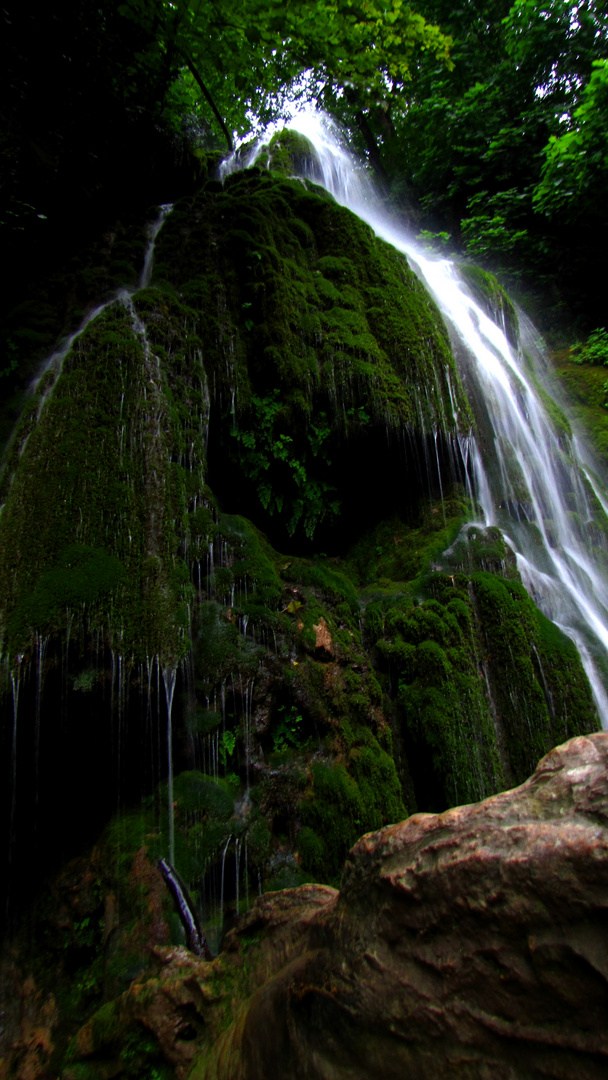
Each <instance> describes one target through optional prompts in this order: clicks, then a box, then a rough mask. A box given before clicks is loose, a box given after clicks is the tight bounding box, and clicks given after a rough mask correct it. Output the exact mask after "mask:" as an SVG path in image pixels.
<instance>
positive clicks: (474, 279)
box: [459, 264, 519, 348]
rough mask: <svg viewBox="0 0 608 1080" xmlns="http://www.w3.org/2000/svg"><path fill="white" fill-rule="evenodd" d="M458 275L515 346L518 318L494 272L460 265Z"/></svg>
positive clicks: (478, 267) (517, 339) (511, 302)
mask: <svg viewBox="0 0 608 1080" xmlns="http://www.w3.org/2000/svg"><path fill="white" fill-rule="evenodd" d="M459 272H460V276H461V278H463V280H464V282H465V284H466V285H467V286H468V287H469V289H470V290H471V294H472V295H473V297H474V299H475V300H476V301H477V303H478V304H480V305H481V307H482V308H483V309H484V311H485V312H486V314H487V315H489V316H490V318H491V319H492V320H493V321H494V322H495V323H497V324H498V325H499V326H500V327H501V329H502V330H504V332H505V335H506V337H507V340H508V341H509V342H510V343H511V345H513V346H514V347H515V348H516V347H517V344H518V342H519V319H518V317H517V312H516V310H515V307H514V305H513V301H512V300H511V299H510V297H509V296H508V295H507V293H506V292H505V290H504V289H503V287H502V285H501V284H500V283H499V282H498V281H497V280H496V278H495V277H494V274H491V273H490V272H489V271H488V270H482V269H481V267H480V266H470V265H466V264H464V265H462V266H461V267H460V268H459Z"/></svg>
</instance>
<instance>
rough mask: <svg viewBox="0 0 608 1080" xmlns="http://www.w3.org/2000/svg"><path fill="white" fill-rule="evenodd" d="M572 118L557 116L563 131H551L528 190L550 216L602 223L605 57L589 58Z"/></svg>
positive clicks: (606, 148) (606, 156)
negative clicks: (587, 75)
mask: <svg viewBox="0 0 608 1080" xmlns="http://www.w3.org/2000/svg"><path fill="white" fill-rule="evenodd" d="M579 101H580V104H579V105H578V107H577V108H575V109H574V110H573V113H572V116H571V117H569V116H565V117H563V118H562V121H561V127H562V128H563V127H565V128H566V130H565V131H563V133H558V134H555V135H552V136H551V138H550V140H549V143H548V144H547V146H546V148H545V157H546V160H545V164H544V166H543V170H542V174H541V177H540V180H539V183H538V184H537V186H536V189H535V192H534V204H535V207H536V208H537V209H538V210H540V211H541V212H542V213H544V214H546V215H547V216H548V217H550V218H556V219H557V220H559V221H562V222H563V221H566V222H575V221H578V220H580V219H584V221H585V226H586V228H589V227H590V226H591V227H592V228H597V227H598V226H599V227H603V228H605V227H606V224H607V223H608V216H607V212H606V198H605V193H606V182H607V180H608V59H604V60H594V61H593V70H592V74H591V78H590V80H589V82H588V84H587V85H586V86H585V87H584V88H583V89H582V91H581V93H580V97H579Z"/></svg>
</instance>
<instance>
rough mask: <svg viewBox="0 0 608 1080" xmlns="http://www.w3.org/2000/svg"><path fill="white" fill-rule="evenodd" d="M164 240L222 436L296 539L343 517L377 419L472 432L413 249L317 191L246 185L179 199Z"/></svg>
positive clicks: (260, 180)
mask: <svg viewBox="0 0 608 1080" xmlns="http://www.w3.org/2000/svg"><path fill="white" fill-rule="evenodd" d="M157 246H158V256H157V264H156V271H155V275H156V276H155V280H159V279H160V278H164V280H165V281H166V282H169V283H170V285H171V287H172V289H173V290H174V299H173V301H172V304H173V305H174V306H175V310H176V311H178V310H179V306H180V305H181V306H182V310H183V319H184V323H185V324H187V326H188V335H189V336H191V335H192V334H193V333H195V334H196V336H197V337H198V339H199V341H200V350H201V355H202V358H203V364H204V367H205V372H206V376H207V381H208V386H209V392H210V408H211V420H210V423H211V431H212V434H213V433H216V435H215V437H216V438H219V439H220V441H221V443H222V448H223V452H224V453H227V454H228V455H229V457H230V459H231V460H232V461H233V463H234V464H235V465H236V467H237V469H239V470H240V472H241V475H242V476H243V477H244V478H245V480H248V481H249V482H250V483H253V484H254V486H255V488H256V490H257V492H258V496H259V499H260V502H261V503H262V505H263V506H264V507H265V508H266V509H268V510H269V511H270V512H274V513H276V514H277V515H278V516H280V517H282V518H283V519H284V520H285V523H286V525H287V528H288V531H289V532H290V533H293V532H295V531H297V530H298V529H300V530H302V531H305V532H307V534H308V535H309V536H311V535H312V534H313V532H314V529H315V527H316V525H317V524H318V523H319V522H320V521H321V520H322V519H323V517H324V516H327V515H331V514H336V513H337V512H338V505H337V504H338V501H339V493H338V494H336V493H335V492H332V479H335V477H331V472H330V473H329V475H330V477H331V479H330V481H329V483H328V481H327V480H326V476H327V475H328V469H329V467H330V465H331V462H332V458H333V454H334V451H335V450H336V447H337V446H338V445H343V444H344V443H345V441H348V439H349V438H351V437H356V436H357V435H358V434H360V433H361V432H362V431H364V430H365V429H366V428H367V427H368V426H369V425H370V424H372V425H376V426H378V427H381V428H382V430H383V431H384V430H387V429H388V430H392V431H394V432H399V433H400V432H401V431H402V429H403V427H404V426H405V427H406V428H407V429H408V430H410V431H411V432H412V433H418V434H420V433H427V434H430V433H431V432H434V431H441V432H442V433H443V434H444V435H445V436H446V437H449V436H450V435H453V434H454V433H455V432H456V431H457V430H458V429H459V426H460V427H461V428H463V429H468V428H469V426H470V415H469V412H468V406H467V404H466V401H465V398H464V394H463V392H462V389H461V387H460V383H459V379H458V376H457V374H456V372H455V367H454V363H453V360H452V357H451V353H450V348H449V345H448V339H447V334H446V331H445V328H444V326H443V323H442V321H441V317H440V315H439V313H438V311H437V309H436V307H435V306H434V304H433V302H432V301H431V300H430V299H429V297H428V296H427V294H426V292H425V290H424V289H423V288H422V286H421V285H420V284H419V282H418V281H417V279H416V278H415V276H414V275H413V273H412V272H411V271H410V269H409V267H408V265H407V262H406V260H405V258H404V257H403V256H402V255H400V254H399V253H397V252H396V251H395V250H394V249H393V248H391V247H390V246H389V245H388V244H386V243H384V242H383V241H381V240H378V239H377V238H376V237H374V235H373V234H372V232H371V230H370V229H369V228H368V226H366V225H365V224H363V223H362V222H361V221H359V220H358V219H357V218H356V217H355V216H354V215H353V214H351V213H350V212H349V211H348V210H345V209H344V208H342V207H340V206H338V205H337V204H336V203H334V202H333V200H331V198H329V197H327V196H326V197H324V198H321V197H319V194H318V189H314V190H312V189H309V188H307V187H306V186H305V185H303V184H302V183H300V182H298V181H291V180H287V179H280V178H278V177H277V176H276V175H273V174H271V173H266V172H261V171H260V170H258V169H252V170H248V171H246V172H244V173H240V174H236V175H233V176H231V177H229V178H228V180H227V182H226V185H225V188H224V190H223V191H222V192H217V191H216V190H215V187H214V186H212V185H210V186H208V187H207V188H205V189H203V191H202V192H201V193H200V194H199V195H198V196H197V197H196V199H194V200H189V201H188V202H187V203H183V204H178V206H177V208H176V211H174V213H173V214H172V215H171V217H170V218H169V219H168V221H167V224H166V225H165V227H164V229H163V231H162V232H161V234H160V237H159V241H158V245H157ZM197 312H198V314H196V313H197ZM193 316H194V318H193ZM156 317H158V324H159V332H160V336H159V338H158V342H159V344H162V332H163V329H162V328H163V318H162V313H159V312H157V315H156V316H155V318H156ZM171 334H173V330H171ZM182 341H183V335H182ZM165 347H166V348H168V349H169V348H171V349H173V348H182V345H181V344H180V342H179V341H178V339H176V338H172V342H171V343H169V344H167V343H165ZM183 348H184V352H186V353H187V352H188V348H189V346H187V345H185V346H183ZM450 385H451V386H452V388H453V393H454V398H455V400H456V404H457V408H458V411H459V418H458V419H456V418H455V417H454V416H453V412H452V403H451V401H452V399H451V397H450ZM218 433H219V434H218Z"/></svg>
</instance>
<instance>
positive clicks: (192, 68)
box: [178, 48, 234, 153]
mask: <svg viewBox="0 0 608 1080" xmlns="http://www.w3.org/2000/svg"><path fill="white" fill-rule="evenodd" d="M178 51H179V53H180V56H181V57H182V59H183V61H184V63H185V65H186V67H187V68H188V71H189V72H190V74H191V75H192V78H193V79H194V80H195V82H196V83H197V84H198V86H199V88H200V90H201V92H202V94H203V96H204V98H205V101H206V102H207V104H208V105H209V107H210V109H211V111H212V113H213V115H214V116H215V119H216V120H217V122H218V124H219V125H220V127H221V129H222V131H223V132H224V138H225V139H226V143H227V144H228V149H229V151H230V153H232V152H233V150H234V142H233V141H232V135H231V134H230V132H229V130H228V128H227V126H226V121H225V120H224V117H223V116H222V115H221V113H220V111H219V109H218V107H217V105H216V104H215V101H214V100H213V98H212V97H211V94H210V93H209V91H208V89H207V87H206V86H205V84H204V82H203V80H202V78H201V76H200V74H199V71H198V68H197V66H196V64H195V63H194V60H193V59H192V57H191V56H190V54H189V53H187V52H186V51H185V49H181V48H180V49H179V50H178Z"/></svg>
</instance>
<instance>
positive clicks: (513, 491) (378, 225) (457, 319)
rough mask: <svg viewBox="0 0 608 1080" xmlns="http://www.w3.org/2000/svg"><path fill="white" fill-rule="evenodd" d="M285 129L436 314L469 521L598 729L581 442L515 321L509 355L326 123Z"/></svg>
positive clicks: (300, 122) (602, 613)
mask: <svg viewBox="0 0 608 1080" xmlns="http://www.w3.org/2000/svg"><path fill="white" fill-rule="evenodd" d="M288 126H289V127H290V128H293V129H294V130H296V131H299V132H301V133H302V134H304V135H306V136H307V137H308V138H309V139H310V141H311V142H312V143H313V145H314V148H315V151H316V153H317V156H318V159H319V163H320V167H319V170H314V171H312V172H311V174H310V178H311V179H313V180H314V181H315V182H316V183H319V184H321V185H322V186H323V187H325V188H326V189H327V190H328V191H330V192H331V194H332V195H333V196H334V198H335V199H336V201H337V202H339V203H341V204H342V205H343V206H346V207H348V208H349V209H350V210H352V211H354V213H356V214H357V215H358V216H359V217H361V218H362V219H363V220H364V221H366V222H367V223H368V224H369V225H370V226H371V227H372V228H373V230H374V231H375V233H376V234H377V235H378V236H381V237H383V238H384V239H385V240H387V241H388V242H389V243H390V244H392V245H393V246H394V247H395V248H397V249H398V250H399V251H401V252H403V253H404V254H405V255H406V256H407V258H408V260H409V262H410V265H411V267H412V269H413V270H414V271H415V273H416V274H417V275H418V276H419V277H420V278H421V279H422V281H423V282H424V283H425V284H426V286H427V288H428V289H429V291H430V293H431V294H432V295H433V297H434V299H435V301H436V303H437V305H438V306H439V308H440V309H441V311H442V313H443V315H444V318H445V320H446V323H447V325H448V328H449V330H450V333H451V336H452V341H453V344H454V348H455V354H456V356H457V359H458V361H459V364H460V366H461V375H462V376H463V380H464V382H465V385H466V386H467V389H468V390H469V394H470V397H471V398H472V403H473V407H474V411H476V412H477V414H478V415H477V416H476V420H477V423H478V428H479V432H480V436H481V437H480V438H479V440H477V441H475V440H473V441H472V446H471V453H470V455H469V461H470V468H471V471H472V473H473V482H474V486H475V489H476V497H477V502H478V504H479V506H480V509H481V512H482V517H483V520H482V521H481V522H478V523H477V524H481V525H483V526H486V527H487V526H490V525H496V526H498V527H500V528H501V529H502V532H503V535H504V536H505V539H506V540H507V542H508V543H509V545H510V546H511V548H512V549H513V551H514V552H515V554H516V557H517V565H518V569H519V572H520V574H521V577H522V580H523V582H524V584H525V585H526V587H527V589H528V590H529V592H530V593H531V595H532V596H533V598H534V600H535V601H536V603H537V604H538V606H539V607H540V609H541V610H542V611H543V612H544V613H545V614H546V615H547V616H548V617H549V618H551V619H552V620H553V621H554V622H556V623H557V624H558V625H559V626H560V627H561V628H562V629H563V630H564V631H565V633H567V634H568V635H569V636H570V637H571V638H572V639H573V640H574V642H575V643H576V645H577V647H578V649H579V652H580V655H581V659H582V662H583V665H584V667H585V670H586V672H587V676H588V678H589V681H590V684H591V687H592V690H593V693H594V697H595V700H596V704H597V707H598V711H599V714H600V718H601V721H602V725H603V726H604V727H608V694H607V688H608V574H607V560H606V556H607V552H606V545H605V541H604V540H603V538H602V533H601V529H598V528H597V527H596V526H594V524H593V519H594V517H595V519H597V518H598V517H599V518H602V517H603V516H605V512H606V510H607V509H608V499H607V497H606V494H605V492H602V491H601V488H600V486H599V483H598V481H597V478H596V476H595V475H594V470H593V466H592V464H591V463H590V459H589V457H588V454H587V452H586V451H583V452H581V444H580V441H579V440H578V439H576V438H569V437H568V436H567V435H564V434H563V432H562V433H561V435H560V434H558V433H557V431H556V428H555V426H554V424H553V423H552V421H551V418H550V416H549V414H548V412H547V408H546V405H545V403H544V401H546V392H545V395H543V390H542V389H541V388H539V383H542V381H543V373H542V371H540V370H539V369H538V367H535V366H534V362H535V351H536V350H535V348H533V347H532V342H531V341H530V340H526V331H527V330H528V329H529V328H528V326H527V323H526V320H525V318H524V319H523V320H522V322H523V327H522V347H521V349H520V350H515V349H514V348H512V346H511V345H510V344H509V341H508V340H507V338H506V336H505V334H504V332H503V330H502V329H501V328H500V327H499V326H497V325H496V323H495V322H493V321H492V320H491V319H490V318H489V317H488V316H487V315H486V314H485V312H484V311H483V310H482V309H481V308H480V307H479V306H478V304H477V303H476V302H475V301H474V300H473V299H472V298H471V296H470V294H469V292H468V291H467V288H466V286H465V285H464V284H463V281H462V279H461V278H460V275H459V273H458V269H457V267H456V266H455V264H454V263H452V262H450V261H448V260H446V259H439V258H433V257H430V256H429V255H428V254H427V253H425V252H424V251H422V250H421V249H420V247H419V246H418V245H417V244H416V243H415V242H414V240H413V239H412V238H411V237H410V236H409V235H408V234H407V232H406V231H405V230H404V229H403V228H402V227H401V226H400V225H399V224H398V223H396V222H395V220H392V219H390V218H389V217H388V216H387V215H386V213H384V212H383V210H382V207H381V205H380V199H379V197H378V195H377V194H376V192H375V189H374V186H373V183H372V180H371V178H370V174H369V172H368V170H367V169H366V168H365V167H363V166H361V165H360V164H359V163H358V162H357V161H356V159H355V158H354V157H353V156H352V155H351V154H350V153H349V152H348V150H347V149H345V147H344V144H343V141H342V139H341V136H340V132H339V130H338V128H337V126H336V125H334V124H333V122H332V121H331V120H329V118H327V117H324V116H323V115H322V114H320V113H315V112H310V111H308V112H303V113H299V114H297V115H296V116H295V117H294V118H293V119H292V120H291V121H290V122H289V124H288ZM264 138H265V139H266V140H267V139H268V135H266V136H265V137H264ZM264 138H263V139H261V140H259V141H258V143H257V144H256V146H255V147H253V148H252V149H251V150H250V151H249V153H248V154H247V156H246V157H244V158H243V157H242V158H241V159H240V160H239V158H238V156H236V157H235V156H233V158H232V159H231V160H229V161H228V162H227V163H226V165H225V167H224V172H225V173H228V172H230V171H233V170H235V169H237V168H243V167H248V166H250V165H253V164H254V163H255V162H256V160H257V158H258V157H259V155H260V153H261V151H262V147H263V146H264ZM536 338H538V335H536ZM543 396H544V400H543ZM598 504H599V505H598Z"/></svg>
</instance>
